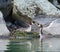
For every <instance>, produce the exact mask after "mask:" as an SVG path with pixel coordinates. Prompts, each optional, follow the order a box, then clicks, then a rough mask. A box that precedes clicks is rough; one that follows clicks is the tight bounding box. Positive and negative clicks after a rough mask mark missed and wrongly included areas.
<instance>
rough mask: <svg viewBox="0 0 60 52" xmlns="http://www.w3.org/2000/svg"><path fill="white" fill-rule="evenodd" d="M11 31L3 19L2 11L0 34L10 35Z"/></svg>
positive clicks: (0, 13)
mask: <svg viewBox="0 0 60 52" xmlns="http://www.w3.org/2000/svg"><path fill="white" fill-rule="evenodd" d="M9 34H10V31H9V30H8V28H7V26H6V23H5V21H4V19H3V14H2V12H1V11H0V35H9Z"/></svg>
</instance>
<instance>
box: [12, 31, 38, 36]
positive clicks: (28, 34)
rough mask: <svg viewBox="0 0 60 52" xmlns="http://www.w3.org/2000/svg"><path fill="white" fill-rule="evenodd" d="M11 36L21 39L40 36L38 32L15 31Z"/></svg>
mask: <svg viewBox="0 0 60 52" xmlns="http://www.w3.org/2000/svg"><path fill="white" fill-rule="evenodd" d="M11 35H14V36H20V37H34V36H38V33H37V32H22V31H13V32H12V33H11Z"/></svg>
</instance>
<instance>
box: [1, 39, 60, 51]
mask: <svg viewBox="0 0 60 52" xmlns="http://www.w3.org/2000/svg"><path fill="white" fill-rule="evenodd" d="M0 52H60V38H48V39H43V40H42V41H40V39H31V40H0Z"/></svg>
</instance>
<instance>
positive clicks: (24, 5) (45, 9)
mask: <svg viewBox="0 0 60 52" xmlns="http://www.w3.org/2000/svg"><path fill="white" fill-rule="evenodd" d="M14 5H16V6H17V9H18V10H19V11H20V12H21V13H22V14H23V15H27V16H28V17H30V18H34V17H35V15H37V14H41V13H45V14H47V15H59V14H60V10H59V9H57V8H56V7H55V6H54V5H53V4H51V3H50V2H49V1H48V0H22V1H21V0H14ZM40 11H41V13H39V12H40ZM36 13H37V14H36Z"/></svg>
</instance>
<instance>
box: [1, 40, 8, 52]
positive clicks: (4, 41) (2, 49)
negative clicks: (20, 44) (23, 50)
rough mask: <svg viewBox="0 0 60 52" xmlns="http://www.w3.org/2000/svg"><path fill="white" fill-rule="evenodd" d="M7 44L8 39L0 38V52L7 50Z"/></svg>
mask: <svg viewBox="0 0 60 52" xmlns="http://www.w3.org/2000/svg"><path fill="white" fill-rule="evenodd" d="M7 45H9V40H2V39H0V52H4V51H5V50H7Z"/></svg>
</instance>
